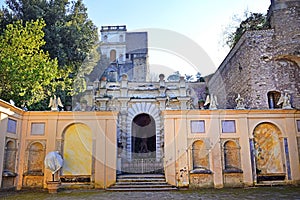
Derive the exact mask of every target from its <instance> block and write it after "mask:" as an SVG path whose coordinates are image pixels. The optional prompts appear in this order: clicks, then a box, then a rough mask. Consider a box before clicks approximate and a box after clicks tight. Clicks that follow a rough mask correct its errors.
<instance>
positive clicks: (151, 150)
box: [132, 113, 156, 158]
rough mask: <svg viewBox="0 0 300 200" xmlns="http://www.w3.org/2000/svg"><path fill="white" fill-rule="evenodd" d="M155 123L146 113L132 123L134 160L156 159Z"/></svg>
mask: <svg viewBox="0 0 300 200" xmlns="http://www.w3.org/2000/svg"><path fill="white" fill-rule="evenodd" d="M155 151H156V134H155V121H154V119H153V117H151V116H150V115H148V114H146V113H142V114H139V115H137V116H136V117H135V118H134V119H133V122H132V153H133V157H134V158H142V157H147V158H149V157H152V158H154V157H155V155H156V154H155Z"/></svg>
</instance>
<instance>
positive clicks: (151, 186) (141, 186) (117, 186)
mask: <svg viewBox="0 0 300 200" xmlns="http://www.w3.org/2000/svg"><path fill="white" fill-rule="evenodd" d="M172 187H173V186H172V185H168V184H156V185H148V184H131V185H114V186H112V187H111V188H172Z"/></svg>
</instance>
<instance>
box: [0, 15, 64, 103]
mask: <svg viewBox="0 0 300 200" xmlns="http://www.w3.org/2000/svg"><path fill="white" fill-rule="evenodd" d="M22 23H23V22H22V21H16V22H14V23H13V24H9V25H7V26H6V29H5V30H4V32H3V33H2V34H1V35H0V77H1V82H0V97H1V98H2V99H4V100H6V101H9V100H10V99H12V100H13V101H15V102H16V105H18V106H21V104H22V103H26V104H27V105H31V104H33V103H36V102H38V101H41V100H43V99H45V98H46V97H47V96H48V95H49V94H51V92H53V90H55V88H56V87H57V86H58V82H56V81H55V80H56V79H59V78H60V77H61V76H60V75H62V74H60V73H59V70H58V64H57V60H56V59H51V58H50V57H49V54H48V53H47V52H44V51H43V50H42V49H41V47H42V46H43V45H45V41H44V39H43V38H44V32H43V30H42V29H43V27H45V22H44V21H43V20H36V21H30V22H26V23H25V25H22ZM60 84H61V83H60Z"/></svg>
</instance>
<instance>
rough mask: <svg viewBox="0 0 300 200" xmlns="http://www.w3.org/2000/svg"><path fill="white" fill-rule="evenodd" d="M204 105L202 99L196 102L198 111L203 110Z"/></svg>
mask: <svg viewBox="0 0 300 200" xmlns="http://www.w3.org/2000/svg"><path fill="white" fill-rule="evenodd" d="M204 103H205V101H204V100H203V99H200V100H199V101H198V106H199V109H201V110H204Z"/></svg>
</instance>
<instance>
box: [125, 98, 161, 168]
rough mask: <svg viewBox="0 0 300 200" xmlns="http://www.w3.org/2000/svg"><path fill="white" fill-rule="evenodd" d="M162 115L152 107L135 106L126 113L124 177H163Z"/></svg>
mask: <svg viewBox="0 0 300 200" xmlns="http://www.w3.org/2000/svg"><path fill="white" fill-rule="evenodd" d="M159 113H160V111H159V109H158V107H157V106H156V105H155V104H152V103H145V102H142V103H135V104H133V105H132V106H131V107H130V108H129V109H128V112H127V119H126V124H127V125H126V132H127V137H126V142H125V143H126V144H125V149H123V150H124V153H125V154H124V155H125V157H123V159H122V164H121V171H122V173H163V143H164V141H163V133H162V131H161V130H162V123H161V118H160V115H159Z"/></svg>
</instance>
